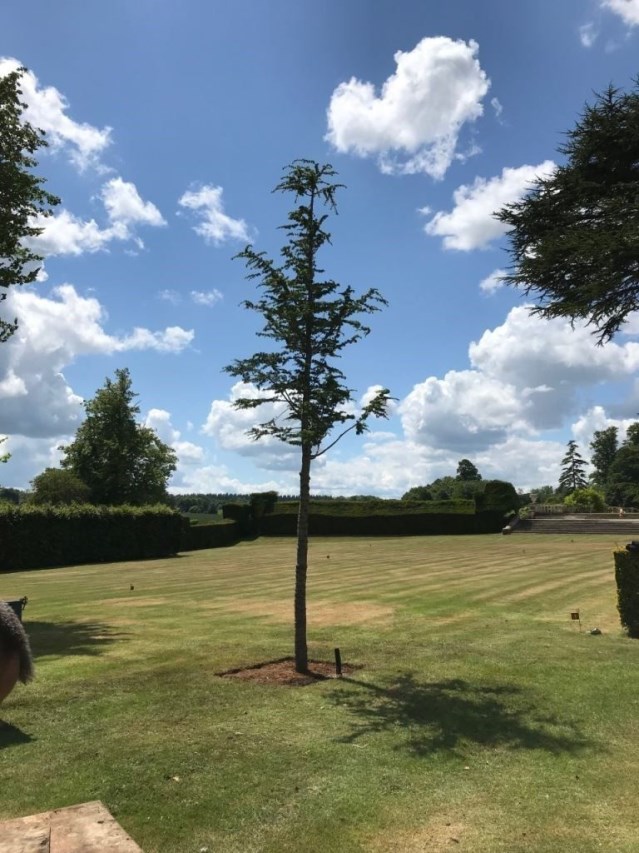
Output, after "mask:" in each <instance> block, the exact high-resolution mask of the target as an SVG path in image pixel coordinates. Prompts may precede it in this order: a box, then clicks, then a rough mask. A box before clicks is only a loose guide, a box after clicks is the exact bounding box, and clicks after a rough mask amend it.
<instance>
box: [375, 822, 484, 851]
mask: <svg viewBox="0 0 639 853" xmlns="http://www.w3.org/2000/svg"><path fill="white" fill-rule="evenodd" d="M466 841H467V827H466V825H465V824H463V823H459V822H453V821H449V820H446V819H445V818H443V817H441V816H440V817H437V818H433V820H431V821H430V822H429V823H427V824H425V825H423V826H420V827H417V828H416V829H412V830H401V831H399V832H396V833H392V834H391V835H384V836H382V837H377V838H375V839H373V840H372V841H371V846H370V850H371V851H373V853H382V851H383V853H387V851H389V850H392V851H393V853H425V851H428V853H448V851H450V850H453V849H457V850H471V849H472V848H471V847H469V846H468V844H466V843H464V842H466Z"/></svg>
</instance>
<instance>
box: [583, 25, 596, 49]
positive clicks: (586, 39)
mask: <svg viewBox="0 0 639 853" xmlns="http://www.w3.org/2000/svg"><path fill="white" fill-rule="evenodd" d="M598 36H599V32H598V30H597V28H596V26H595V24H594V22H593V21H588V22H587V23H585V24H583V25H582V26H581V27H579V41H580V42H581V43H582V45H583V46H584V47H592V46H593V44H594V43H595V42H596V41H597V38H598Z"/></svg>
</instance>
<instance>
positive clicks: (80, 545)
mask: <svg viewBox="0 0 639 853" xmlns="http://www.w3.org/2000/svg"><path fill="white" fill-rule="evenodd" d="M181 536H182V517H181V516H180V514H179V512H176V511H175V510H173V509H170V508H169V507H167V506H164V505H163V504H158V505H155V506H135V507H134V506H116V507H111V506H92V505H90V504H72V505H71V506H29V505H21V506H19V507H18V506H13V505H9V504H5V505H2V506H0V572H7V571H15V570H22V569H39V568H46V567H48V566H69V565H73V564H77V563H100V562H115V561H117V560H141V559H146V558H149V557H167V556H169V555H170V554H176V553H177V552H178V551H179V550H180V545H181Z"/></svg>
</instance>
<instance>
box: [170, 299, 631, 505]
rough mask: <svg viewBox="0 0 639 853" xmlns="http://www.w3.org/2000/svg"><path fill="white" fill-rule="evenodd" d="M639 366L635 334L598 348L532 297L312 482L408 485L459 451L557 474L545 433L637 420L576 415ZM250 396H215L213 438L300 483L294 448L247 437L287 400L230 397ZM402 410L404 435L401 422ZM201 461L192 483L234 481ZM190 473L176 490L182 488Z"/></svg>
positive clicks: (358, 489)
mask: <svg viewBox="0 0 639 853" xmlns="http://www.w3.org/2000/svg"><path fill="white" fill-rule="evenodd" d="M637 372H639V343H637V342H636V341H632V340H629V341H626V342H625V343H623V344H618V343H609V344H606V345H605V346H603V347H598V346H597V345H596V343H595V340H594V339H593V336H592V335H591V333H590V330H589V329H588V328H587V327H585V326H583V325H580V324H576V326H575V328H574V329H572V328H571V326H570V323H568V322H567V321H564V320H560V319H555V320H543V319H540V318H539V317H536V316H534V315H531V314H530V312H529V310H528V308H527V307H526V306H523V307H517V308H514V309H512V310H511V311H510V312H509V314H508V315H507V317H506V318H505V320H504V321H503V323H501V324H500V325H498V326H496V327H495V328H493V329H489V330H487V331H486V332H484V334H483V335H482V336H481V337H480V338H479V339H478V340H477V341H475V342H472V343H471V344H470V346H469V366H468V368H467V369H464V370H451V371H449V372H448V373H446V374H445V375H444V376H443V377H437V376H430V377H427V378H425V379H424V380H423V381H422V382H419V383H417V384H416V385H415V386H414V388H413V389H412V390H411V391H410V392H409V393H408V394H407V395H406V397H404V399H402V400H401V401H400V402H399V404H398V406H397V409H396V411H395V412H391V416H392V417H391V420H390V421H389V423H388V425H387V424H385V423H384V422H382V429H383V430H384V431H381V432H372V433H369V434H367V435H366V436H365V437H364V439H363V440H360V441H353V442H349V441H348V440H347V441H346V442H344V443H340V444H339V445H337V447H336V448H335V449H334V450H332V451H331V453H329V454H327V456H323V457H321V458H320V459H319V460H317V463H316V464H315V465H314V467H313V475H312V486H313V490H314V492H315V493H318V492H321V493H332V494H353V493H364V494H385V495H388V496H395V495H401V494H402V493H403V492H405V491H406V490H407V489H409V488H410V487H411V486H413V485H417V484H423V483H427V482H431V481H432V480H434V479H436V478H437V477H440V476H443V475H445V474H450V473H451V472H454V471H455V468H456V465H457V462H458V461H459V459H460V458H462V457H464V456H467V457H469V458H471V459H472V460H473V462H475V464H477V465H478V467H479V468H480V470H481V472H482V474H483V476H484V477H486V478H498V479H506V480H511V481H512V482H514V483H515V484H516V485H517V486H520V487H522V488H529V487H532V486H540V485H543V484H545V483H556V482H557V478H558V476H559V469H560V466H561V459H562V458H563V456H564V453H565V442H563V441H560V440H557V439H556V437H555V435H553V436H552V438H551V439H550V440H549V439H548V438H546V437H545V436H546V433H545V431H546V430H556V429H560V428H566V427H568V426H570V424H571V421H572V422H573V423H572V433H573V435H574V436H575V438H576V439H577V440H578V441H579V443H580V445H581V447H582V449H584V450H585V451H586V454H585V455H587V446H588V444H589V442H590V440H591V437H592V433H593V431H594V430H595V429H602V428H603V427H605V426H608V425H611V424H615V425H618V426H619V427H620V433H621V434H622V435H623V433H624V432H625V428H626V427H627V425H628V423H630V420H615V419H614V418H611V417H610V416H608V415H607V414H606V412H605V410H604V409H603V408H602V407H600V406H599V407H596V406H595V407H593V406H591V407H590V409H589V410H588V411H587V412H586V414H585V415H583V414H581V415H580V411H582V410H583V408H584V406H583V403H582V402H581V400H582V399H583V397H584V396H587V397H588V398H590V399H592V396H593V394H596V393H597V388H598V387H599V386H602V385H604V384H605V383H607V382H610V381H621V380H626V381H627V382H632V380H633V378H634V377H635V376H636V375H637ZM376 390H377V386H372V387H371V388H369V389H368V390H367V391H366V392H364V394H363V395H362V398H361V400H360V403H359V404H360V405H364V404H365V403H366V402H367V401H368V400H369V399H370V398H371V395H372V394H373V393H375V391H376ZM251 395H253V396H255V397H258V398H259V397H260V396H261V395H260V394H259V393H258V392H257V391H256V389H255V388H253V387H252V386H250V385H244V384H242V383H237V384H236V385H234V386H233V388H232V389H231V393H230V395H229V398H228V399H227V400H215V401H213V403H212V404H211V410H210V413H209V417H208V419H207V422H206V424H205V426H204V428H203V430H202V432H204V433H206V434H207V435H210V436H212V437H214V438H215V439H216V441H217V446H218V449H219V450H220V451H230V452H233V453H237V454H239V455H240V456H241V457H243V458H244V460H245V462H246V460H249V461H250V462H252V463H253V465H254V466H255V467H256V468H257V469H261V470H264V471H265V472H269V473H271V474H272V473H273V472H277V481H278V483H277V485H273V486H271V487H272V488H278V489H279V490H280V491H282V490H287V491H293V492H294V491H296V490H297V485H296V481H295V473H296V471H297V465H298V457H297V454H296V453H295V452H292V451H291V448H289V447H287V446H285V445H282V444H280V443H279V442H276V441H274V440H273V439H266V440H260V441H258V442H253V441H252V440H251V439H249V438H248V437H247V435H246V431H247V430H248V429H249V428H250V427H251V426H253V425H254V424H256V423H257V422H258V421H261V420H266V419H268V418H270V417H281V416H282V415H283V412H284V410H283V407H281V408H278V407H276V406H273V405H272V404H266V405H265V406H264V410H263V411H261V412H260V411H256V410H237V409H235V408H234V406H233V402H234V401H235V400H237V399H238V398H239V397H243V396H251ZM633 399H634V398H633ZM630 403H631V400H630V402H628V403H627V405H628V406H630ZM633 411H634V410H633ZM395 414H397V415H398V419H396V418H394V417H393V415H395ZM398 420H399V426H400V431H399V433H397V432H394V430H396V429H397V424H398ZM373 427H374V425H373ZM204 467H205V468H207V469H208V472H207V473H206V474H201V473H200V472H198V473H197V474H194V476H193V478H192V479H190V480H189V481H188V482H189V483H190V484H191V485H194V484H195V483H196V482H197V483H200V484H202V486H203V484H204V483H205V482H206V483H213V482H216V483H222V482H228V479H229V477H228V471H227V470H226V469H225V468H223V466H219V465H214V466H204ZM250 479H252V480H255V479H257V478H256V476H255V475H253V476H251V478H250ZM186 483H187V481H186V480H183V481H182V482H181V483H180V488H184V489H186ZM187 490H188V489H187ZM249 490H250V489H249V488H248V487H244V488H242V489H241V491H249Z"/></svg>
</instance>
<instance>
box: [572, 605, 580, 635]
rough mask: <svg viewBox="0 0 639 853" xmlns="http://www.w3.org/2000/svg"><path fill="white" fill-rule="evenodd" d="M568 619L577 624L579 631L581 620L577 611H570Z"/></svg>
mask: <svg viewBox="0 0 639 853" xmlns="http://www.w3.org/2000/svg"><path fill="white" fill-rule="evenodd" d="M570 618H571V619H572V621H573V622H579V630H580V631H581V618H580V616H579V611H578V610H571V612H570Z"/></svg>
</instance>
